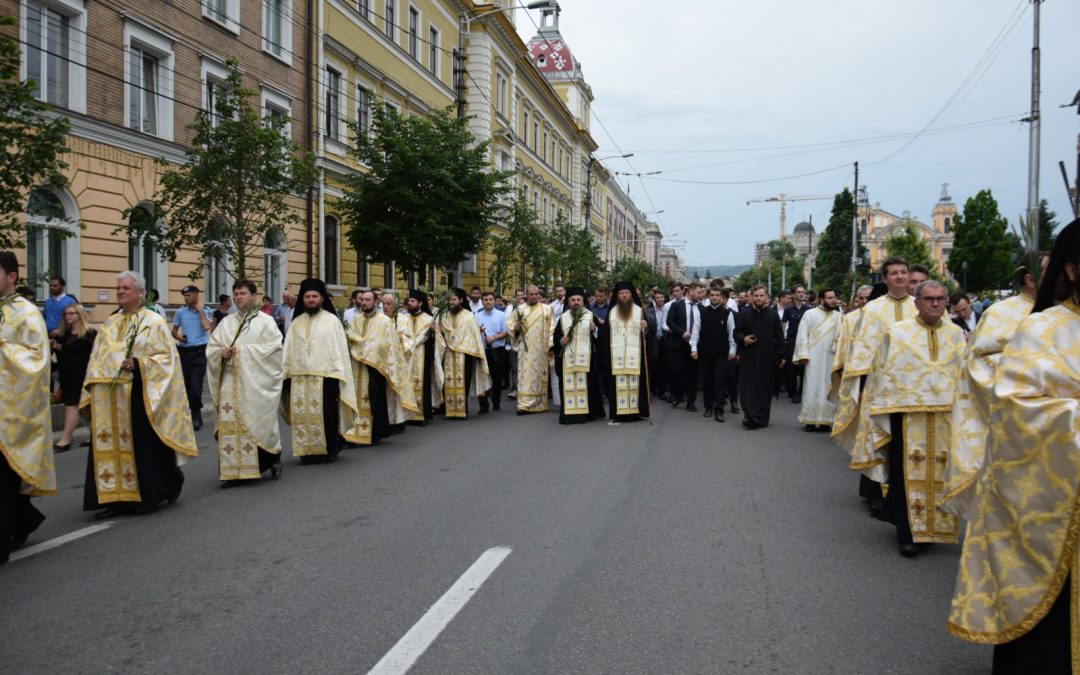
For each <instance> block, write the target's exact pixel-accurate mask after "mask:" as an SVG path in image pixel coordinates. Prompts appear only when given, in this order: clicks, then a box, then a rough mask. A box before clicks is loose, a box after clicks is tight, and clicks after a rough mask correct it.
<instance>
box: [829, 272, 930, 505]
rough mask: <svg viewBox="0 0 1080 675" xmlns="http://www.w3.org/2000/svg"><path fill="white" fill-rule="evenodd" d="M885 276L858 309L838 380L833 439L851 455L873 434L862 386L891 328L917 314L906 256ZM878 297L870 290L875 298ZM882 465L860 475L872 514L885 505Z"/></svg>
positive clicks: (885, 273) (861, 495)
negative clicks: (909, 285) (881, 286)
mask: <svg viewBox="0 0 1080 675" xmlns="http://www.w3.org/2000/svg"><path fill="white" fill-rule="evenodd" d="M881 274H882V276H883V277H884V279H885V282H884V288H883V289H881V291H884V292H883V293H882V294H881V295H880V296H879V297H875V298H874V299H872V300H870V302H868V303H866V305H865V306H863V308H862V309H861V310H860V311H859V320H858V325H857V326H856V328H855V333H854V335H853V336H852V340H851V347H850V348H849V349H848V352H847V354H846V355H845V357H844V370H843V380H842V381H841V383H840V389H839V397H838V403H837V408H836V418H835V419H834V420H833V428H832V438H833V441H834V442H835V443H836V444H837V445H839V446H840V447H841V448H844V449H845V450H847V451H848V453H849V454H851V455H852V457H854V456H855V454H856V453H857V452H859V450H858V448H860V447H862V446H865V444H866V442H867V438H868V435H869V433H870V415H869V412H868V410H867V409H866V406H865V405H864V404H863V386H864V381H865V379H866V376H867V374H868V373H869V372H870V369H871V367H872V365H873V362H874V355H875V354H876V353H877V349H878V347H880V346H881V342H882V339H883V338H884V336H885V333H886V332H887V331H888V329H889V326H891V325H892V324H894V323H897V322H899V321H904V320H906V319H913V318H915V314H916V311H915V301H914V299H913V298H912V297H911V296H910V295H909V288H908V263H907V260H906V259H904V258H902V257H899V256H893V257H890V258H888V259H886V260H885V262H884V263H882V265H881ZM875 295H877V293H875V292H871V297H873V296H875ZM883 475H884V467H879V468H875V469H871V470H869V471H865V472H863V475H861V476H860V477H859V496H860V497H862V498H863V499H864V500H866V502H867V504H868V505H869V507H870V510H871V513H875V514H876V513H877V512H878V511H879V510H880V508H881V505H882V503H883V499H884V496H883V494H882V491H881V481H882V476H883Z"/></svg>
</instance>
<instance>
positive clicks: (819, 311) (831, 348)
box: [792, 288, 844, 431]
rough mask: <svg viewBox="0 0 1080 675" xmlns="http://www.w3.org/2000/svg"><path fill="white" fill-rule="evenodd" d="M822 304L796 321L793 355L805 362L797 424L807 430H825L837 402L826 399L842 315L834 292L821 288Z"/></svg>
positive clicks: (796, 360) (831, 419) (797, 360)
mask: <svg viewBox="0 0 1080 675" xmlns="http://www.w3.org/2000/svg"><path fill="white" fill-rule="evenodd" d="M818 297H819V298H820V299H821V306H820V307H815V308H813V309H810V310H807V312H806V313H805V314H803V316H802V319H801V320H800V321H799V330H798V331H797V333H796V336H795V349H794V350H793V352H792V358H793V359H794V360H795V362H796V363H800V364H803V365H805V369H804V371H803V392H802V406H801V407H800V409H799V423H800V424H803V425H805V426H804V428H805V429H806V430H807V431H817V430H819V429H820V430H826V431H827V430H828V428H829V427H830V426H832V423H833V418H834V417H835V416H836V404H835V403H834V402H833V401H832V400H830V399H829V385H830V383H831V382H832V368H833V362H834V360H835V358H834V357H835V352H836V343H837V339H838V338H839V333H840V328H841V326H842V325H843V321H844V318H843V316H841V314H840V312H839V311H838V310H837V307H836V305H837V298H836V291H834V290H833V289H831V288H826V289H823V290H822V291H821V292H820V293H819V295H818Z"/></svg>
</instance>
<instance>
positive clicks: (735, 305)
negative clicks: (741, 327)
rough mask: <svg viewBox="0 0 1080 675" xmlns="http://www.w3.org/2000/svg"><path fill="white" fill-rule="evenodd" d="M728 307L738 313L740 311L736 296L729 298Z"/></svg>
mask: <svg viewBox="0 0 1080 675" xmlns="http://www.w3.org/2000/svg"><path fill="white" fill-rule="evenodd" d="M727 308H728V309H730V310H731V311H732V312H734V313H735V314H738V313H739V301H738V300H736V299H735V298H728V301H727Z"/></svg>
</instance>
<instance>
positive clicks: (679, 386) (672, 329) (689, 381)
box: [667, 281, 704, 412]
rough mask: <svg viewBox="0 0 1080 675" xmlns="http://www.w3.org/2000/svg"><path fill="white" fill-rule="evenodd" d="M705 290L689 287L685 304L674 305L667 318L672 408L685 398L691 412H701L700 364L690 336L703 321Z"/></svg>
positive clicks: (701, 287)
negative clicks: (701, 303)
mask: <svg viewBox="0 0 1080 675" xmlns="http://www.w3.org/2000/svg"><path fill="white" fill-rule="evenodd" d="M703 290H704V286H702V285H701V284H700V283H699V282H697V281H695V282H694V283H692V284H690V285H689V286H687V288H686V296H685V297H684V298H683V299H682V300H681V301H678V300H677V301H674V302H672V303H671V307H670V308H669V309H668V316H667V329H668V337H667V348H668V363H669V365H670V367H669V369H668V373H669V374H670V376H671V392H672V393H671V405H672V407H675V408H677V407H679V403H681V402H682V400H683V399H684V398H685V400H686V409H687V410H688V411H690V412H697V406H695V405H694V400H695V399H696V398H697V381H698V369H697V361H696V360H694V359H692V358H690V336H691V333H692V332H693V330H694V328H695V326H696V325H697V324H699V323H700V322H701V315H700V313H699V311H698V305H697V303H698V301H699V300H700V299H701V295H702V291H703Z"/></svg>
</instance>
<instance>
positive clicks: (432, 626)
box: [368, 546, 511, 675]
mask: <svg viewBox="0 0 1080 675" xmlns="http://www.w3.org/2000/svg"><path fill="white" fill-rule="evenodd" d="M510 552H511V549H510V548H508V547H505V546H497V547H495V548H489V549H488V550H486V551H484V553H483V555H481V556H480V557H479V558H477V559H476V562H474V563H473V564H472V566H471V567H469V569H467V570H465V573H464V574H462V575H461V576H460V577H459V578H458V580H457V581H455V582H454V585H453V586H451V587H450V589H449V590H448V591H446V592H445V593H443V596H442V597H441V598H439V599H438V600H436V601H435V604H434V605H432V606H431V609H429V610H428V611H427V612H425V613H424V616H422V617H420V620H419V621H417V622H416V623H415V624H414V625H413V627H412V628H410V629H409V632H408V633H405V635H403V636H402V638H401V639H400V640H398V641H397V644H396V645H394V647H393V649H391V650H390V651H388V652H387V653H386V656H384V657H382V658H381V659H379V662H378V663H376V664H375V667H373V668H372V669H371V670H369V671H368V675H401V674H402V673H406V672H408V670H409V668H412V666H413V664H414V663H416V660H417V659H419V658H420V656H421V655H422V654H423V653H424V652H425V651H427V648H428V647H430V646H431V643H432V642H435V638H437V637H439V633H441V632H443V629H444V628H446V626H447V625H448V624H449V623H450V621H451V620H453V618H454V616H456V615H457V613H458V612H459V611H461V608H462V607H464V606H465V605H466V603H468V602H469V600H470V599H471V598H472V596H473V594H475V593H476V591H478V590H479V589H480V586H482V585H483V583H484V582H485V581H487V578H488V577H490V576H491V575H492V574H493V573H494V572H495V570H496V569H498V567H499V565H501V564H502V561H503V560H506V556H508V555H510Z"/></svg>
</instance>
